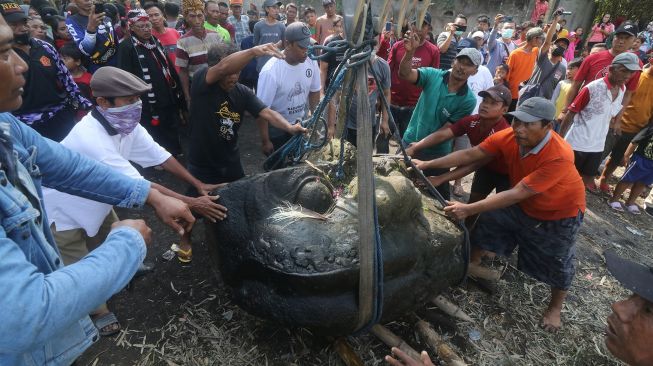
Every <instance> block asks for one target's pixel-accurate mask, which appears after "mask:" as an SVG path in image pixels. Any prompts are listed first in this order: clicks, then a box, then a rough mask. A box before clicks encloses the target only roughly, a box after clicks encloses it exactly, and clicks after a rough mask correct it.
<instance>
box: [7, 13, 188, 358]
mask: <svg viewBox="0 0 653 366" xmlns="http://www.w3.org/2000/svg"><path fill="white" fill-rule="evenodd" d="M12 42H13V35H12V31H11V29H10V28H9V27H8V26H7V24H6V23H5V21H4V19H3V18H2V17H1V16H0V80H2V82H3V87H2V88H0V258H2V259H1V260H0V284H1V285H0V293H1V296H0V309H2V311H1V312H0V324H2V331H1V332H0V365H3V366H5V365H69V364H71V363H72V362H73V361H74V360H75V359H76V358H77V357H78V356H79V355H80V354H81V353H82V352H84V350H85V349H87V348H88V347H89V346H90V345H91V344H92V343H93V342H94V341H96V340H97V339H98V334H97V330H96V328H95V327H94V326H93V323H92V322H91V320H90V318H89V317H88V314H89V312H90V311H91V310H92V309H94V308H95V307H97V306H98V305H99V304H101V303H102V302H103V301H105V300H106V299H108V298H109V297H110V296H111V295H113V294H114V293H116V292H118V291H120V289H122V288H123V287H124V286H125V285H126V284H127V283H128V281H129V280H130V279H131V278H132V276H133V275H134V273H135V272H136V269H137V268H138V265H139V264H140V263H141V262H142V260H143V258H144V257H145V253H146V248H145V243H146V242H147V241H149V239H150V235H151V230H150V229H149V228H148V227H147V225H146V224H145V222H143V221H142V220H125V221H120V222H117V223H115V224H114V226H113V230H112V231H111V233H110V234H109V236H108V237H107V240H106V241H105V242H104V244H103V245H101V246H100V247H99V248H98V249H96V250H94V251H93V252H91V253H89V254H88V255H87V256H86V257H84V258H83V259H82V260H80V261H79V262H77V263H75V264H72V265H70V266H67V267H63V264H62V262H61V259H60V256H59V252H58V250H57V248H56V246H55V244H54V240H53V238H52V234H51V232H50V229H49V227H48V220H47V217H46V214H45V210H44V209H43V204H42V193H41V184H43V186H47V187H52V188H55V189H57V190H60V191H63V192H67V193H70V194H75V195H79V196H82V197H85V198H89V199H92V200H97V201H101V202H105V203H108V204H111V205H118V206H121V207H132V208H139V207H142V206H143V205H144V204H145V203H148V204H150V205H151V206H152V207H153V208H154V209H155V210H156V212H157V215H158V216H159V217H160V218H161V219H162V220H163V221H164V222H165V223H167V224H169V225H170V226H172V227H173V228H174V229H175V230H176V231H178V232H180V233H183V232H184V231H185V230H189V229H190V227H191V226H192V224H193V222H194V219H193V216H192V215H191V213H190V211H189V210H188V207H187V206H186V205H185V204H184V203H182V202H181V201H179V200H176V199H174V198H171V197H168V196H165V195H163V194H162V193H160V192H159V191H157V190H155V189H151V188H150V183H149V182H148V181H146V180H142V179H141V180H134V179H131V178H127V177H125V176H123V175H119V174H116V173H115V172H113V171H112V170H111V169H110V168H107V167H105V166H103V165H100V164H98V163H96V162H94V161H91V160H89V159H86V158H84V157H82V156H80V155H78V154H76V153H73V152H71V151H69V150H66V149H65V148H64V147H62V146H61V145H59V144H57V143H55V142H52V141H50V140H46V139H44V138H43V137H41V136H40V135H39V134H37V133H36V132H35V131H34V130H32V129H31V128H29V127H27V126H26V125H24V124H22V123H20V122H19V121H18V120H17V119H16V118H15V117H13V116H12V115H11V114H9V113H7V111H11V110H15V109H17V108H18V107H19V106H20V104H21V102H22V99H21V94H22V86H23V85H24V84H25V79H24V78H23V76H22V75H23V73H24V72H25V71H26V70H27V65H26V64H25V63H24V62H23V61H22V59H21V58H20V57H19V56H18V55H17V54H16V53H15V52H14V51H13V50H12ZM182 223H183V226H182Z"/></svg>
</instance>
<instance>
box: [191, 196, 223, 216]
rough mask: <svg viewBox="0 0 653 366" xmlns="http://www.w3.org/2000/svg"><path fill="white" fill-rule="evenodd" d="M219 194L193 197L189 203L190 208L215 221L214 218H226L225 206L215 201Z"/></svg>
mask: <svg viewBox="0 0 653 366" xmlns="http://www.w3.org/2000/svg"><path fill="white" fill-rule="evenodd" d="M218 198H220V196H200V197H196V198H193V200H192V201H191V203H190V205H189V206H190V209H191V210H193V211H194V212H197V213H198V214H200V215H202V216H204V217H206V218H207V219H209V220H211V222H216V220H220V221H222V220H224V219H225V218H227V208H226V207H224V206H222V205H219V204H217V203H215V201H217V200H218Z"/></svg>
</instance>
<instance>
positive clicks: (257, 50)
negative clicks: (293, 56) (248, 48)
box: [252, 43, 286, 59]
mask: <svg viewBox="0 0 653 366" xmlns="http://www.w3.org/2000/svg"><path fill="white" fill-rule="evenodd" d="M252 52H254V55H255V56H256V57H259V56H272V57H276V58H280V59H284V58H286V55H284V54H283V53H282V52H281V51H280V50H279V48H277V45H276V44H274V43H266V44H262V45H259V46H255V47H252Z"/></svg>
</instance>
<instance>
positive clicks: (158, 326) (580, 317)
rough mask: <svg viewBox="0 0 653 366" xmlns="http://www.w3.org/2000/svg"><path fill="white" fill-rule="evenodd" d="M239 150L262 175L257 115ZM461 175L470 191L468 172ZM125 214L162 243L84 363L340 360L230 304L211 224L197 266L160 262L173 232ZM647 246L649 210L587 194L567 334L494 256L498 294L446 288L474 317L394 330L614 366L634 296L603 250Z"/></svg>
mask: <svg viewBox="0 0 653 366" xmlns="http://www.w3.org/2000/svg"><path fill="white" fill-rule="evenodd" d="M240 146H241V156H242V160H243V163H244V165H245V170H246V173H247V174H254V173H257V172H260V171H261V168H260V167H261V164H262V161H263V158H262V155H261V153H260V148H259V146H260V145H259V138H258V133H257V132H256V129H255V125H254V123H253V121H251V120H249V119H247V120H245V123H244V126H243V128H242V129H241V130H240ZM144 174H145V176H146V177H147V178H148V179H151V180H152V181H155V182H157V183H163V184H164V185H166V186H168V187H170V188H173V189H176V190H178V191H180V192H183V191H184V190H185V188H186V187H185V186H184V185H183V184H180V183H179V182H178V181H176V180H175V179H174V178H173V177H171V176H170V175H169V174H168V173H166V172H161V171H155V170H153V169H148V170H146V171H145V172H144ZM465 181H466V183H467V189H469V178H467V179H466V180H465ZM640 204H641V202H640ZM119 215H120V217H121V218H141V217H144V218H145V219H146V220H147V222H148V223H149V225H150V226H151V227H152V229H153V231H154V241H153V244H152V245H151V246H150V248H149V251H148V256H147V257H148V260H149V261H151V262H154V263H155V264H156V268H155V270H154V272H153V273H150V274H148V275H146V276H143V277H140V278H136V279H134V280H133V281H132V283H131V285H130V286H129V287H128V288H127V289H125V290H123V291H121V292H120V293H118V294H116V295H115V296H114V297H113V298H112V299H111V300H109V306H110V308H111V309H112V310H113V311H114V312H115V314H116V315H117V317H118V318H119V319H120V321H121V323H122V327H123V331H122V332H121V333H120V334H119V335H117V336H115V337H109V338H103V339H101V340H100V341H99V342H98V343H96V344H95V345H94V346H93V347H91V348H90V349H89V350H88V351H87V352H86V353H85V354H84V355H83V356H82V357H81V358H80V359H79V360H78V363H77V364H78V365H344V363H342V361H341V360H340V358H339V356H338V355H337V353H336V352H335V351H334V349H333V340H332V339H327V338H325V337H321V336H319V335H316V334H311V332H309V331H308V330H303V329H287V328H284V327H280V326H278V325H276V324H273V323H270V322H267V321H265V320H262V319H257V318H255V317H253V316H251V315H249V314H247V313H246V312H244V311H243V310H240V309H239V308H238V307H236V306H235V305H233V304H232V303H231V302H230V299H229V296H228V291H227V290H226V289H225V288H223V287H222V286H221V284H220V283H219V282H218V281H217V280H216V279H215V277H214V275H213V273H212V269H211V268H210V266H209V262H208V257H207V247H206V245H205V243H203V237H204V233H203V224H201V223H200V224H198V225H197V226H196V229H195V233H194V236H193V238H194V243H195V245H194V259H193V262H192V264H191V265H189V266H182V265H180V263H179V262H178V261H177V259H176V258H173V259H172V260H170V261H166V260H164V259H163V258H162V254H163V253H164V252H166V251H167V250H168V249H169V247H170V245H171V244H172V243H173V242H175V241H177V237H176V236H175V234H174V233H173V232H172V230H170V229H169V228H168V227H167V226H164V225H163V224H161V222H159V221H158V220H157V219H156V217H155V216H154V214H153V212H152V211H151V210H149V209H146V210H145V211H128V210H120V211H119ZM651 245H653V219H652V218H651V217H649V216H647V215H646V214H642V215H640V216H634V215H631V214H627V213H626V214H624V213H620V214H617V213H614V212H612V211H611V210H610V208H609V207H607V204H606V198H605V197H600V196H595V195H588V211H587V213H586V216H585V220H584V224H583V226H582V228H581V232H580V235H579V238H578V250H577V257H578V259H577V267H576V268H577V272H576V279H575V281H574V284H573V286H572V288H571V290H570V295H569V298H568V301H567V302H566V304H565V308H564V310H563V321H564V322H565V324H564V326H563V329H562V330H561V331H560V332H559V333H557V334H555V335H551V334H548V333H546V332H544V331H542V330H541V329H540V328H539V327H538V322H539V316H540V314H541V312H542V311H543V310H544V308H545V306H546V303H547V301H548V298H547V295H548V288H547V287H546V286H545V285H543V284H541V283H538V282H536V281H534V280H532V279H531V278H528V277H526V276H525V275H523V274H521V273H520V272H519V271H517V270H516V261H515V259H514V258H513V259H512V260H507V261H506V260H498V261H495V262H494V263H492V265H494V266H496V267H497V268H499V269H503V268H505V270H504V275H503V277H502V279H501V280H500V282H499V284H498V285H497V288H496V291H495V292H494V293H488V292H487V291H484V290H482V289H480V288H479V287H477V286H475V285H474V284H473V283H471V282H467V283H465V284H462V285H461V286H458V287H455V288H452V289H450V290H449V291H447V292H446V293H444V294H443V295H444V296H445V297H446V298H448V299H449V300H451V301H452V302H454V303H456V304H457V305H459V306H460V307H461V308H462V309H463V310H464V311H465V312H466V313H467V314H469V315H470V316H471V317H472V319H473V322H471V323H469V322H462V321H455V320H454V319H453V318H448V317H446V316H443V314H442V313H440V311H439V310H438V309H436V308H434V307H425V308H424V309H419V310H418V311H416V313H413V314H407V315H406V316H404V317H403V318H401V319H398V320H396V321H395V322H392V323H390V324H387V325H386V326H387V327H388V328H389V329H391V330H392V331H394V332H395V333H397V334H399V335H400V336H402V338H403V339H404V340H405V341H406V342H407V343H408V344H410V345H411V346H412V347H413V348H415V349H417V350H418V351H419V350H422V349H425V350H428V351H429V352H430V353H431V355H434V350H432V349H428V347H427V346H426V345H425V344H424V343H423V341H422V340H421V339H420V338H419V336H418V334H417V333H416V331H415V328H414V324H415V322H416V321H417V320H418V319H420V318H422V319H427V320H430V321H431V323H432V324H433V325H434V326H435V327H436V329H438V330H439V332H440V334H443V335H444V336H445V338H447V339H448V340H449V341H450V343H451V344H452V345H453V347H454V349H455V350H456V351H457V352H458V354H459V355H462V356H463V357H464V359H465V361H466V362H467V363H468V364H470V365H618V364H620V363H619V362H617V361H616V360H615V359H614V358H612V357H611V356H610V355H609V353H608V351H607V350H606V348H605V346H604V344H603V334H604V327H605V318H606V316H607V315H608V314H609V313H610V304H611V303H612V302H614V301H615V300H618V299H620V298H622V297H624V296H626V295H628V292H627V291H625V290H624V289H623V288H622V287H620V286H619V284H618V283H617V282H616V281H615V280H614V279H613V278H612V277H611V276H610V275H609V274H608V273H607V270H606V267H605V262H604V259H603V255H602V253H603V252H604V251H605V250H607V249H614V250H616V251H617V252H618V253H619V254H620V255H622V256H625V257H627V258H631V259H635V260H637V261H640V262H643V263H645V264H647V265H653V259H652V258H653V254H652V253H651V249H650V246H651ZM347 340H348V341H349V343H350V344H351V345H352V347H353V348H354V350H355V351H356V353H357V354H358V355H359V356H360V357H361V359H362V360H363V361H364V363H365V364H366V365H379V364H384V361H383V357H384V356H385V355H386V354H387V352H388V347H386V346H385V345H384V344H382V343H381V342H380V341H379V340H377V339H376V338H374V337H373V336H371V335H369V334H368V335H362V336H357V337H348V338H347ZM433 359H434V360H435V357H433Z"/></svg>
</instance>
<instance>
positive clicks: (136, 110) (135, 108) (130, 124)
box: [97, 100, 143, 136]
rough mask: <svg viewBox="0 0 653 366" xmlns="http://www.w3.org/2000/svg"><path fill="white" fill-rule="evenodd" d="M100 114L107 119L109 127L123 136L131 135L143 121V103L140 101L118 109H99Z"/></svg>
mask: <svg viewBox="0 0 653 366" xmlns="http://www.w3.org/2000/svg"><path fill="white" fill-rule="evenodd" d="M97 110H98V112H100V114H101V115H102V116H103V117H104V118H106V120H107V122H109V125H111V127H113V128H114V129H115V130H116V132H118V133H119V134H120V135H122V136H127V135H129V134H130V133H131V132H132V131H134V129H135V128H136V126H138V124H139V123H140V121H141V111H142V110H143V102H142V101H140V100H139V101H138V102H136V103H133V104H129V105H125V106H122V107H117V108H107V109H102V108H98V109H97Z"/></svg>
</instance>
